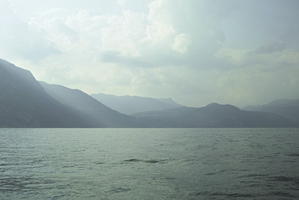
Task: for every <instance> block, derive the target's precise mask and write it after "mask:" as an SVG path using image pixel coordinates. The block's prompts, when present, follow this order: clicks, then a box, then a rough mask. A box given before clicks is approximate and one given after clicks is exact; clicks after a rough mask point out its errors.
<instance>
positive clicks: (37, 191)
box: [0, 129, 299, 200]
mask: <svg viewBox="0 0 299 200" xmlns="http://www.w3.org/2000/svg"><path fill="white" fill-rule="evenodd" d="M298 198H299V129H0V199H1V200H19V199H28V200H29V199H30V200H39V199H41V200H42V199H51V200H56V199H57V200H60V199H61V200H66V199H69V200H88V199H91V200H95V199H97V200H98V199H101V200H102V199H103V200H118V199H121V200H135V199H136V200H160V199H161V200H162V199H163V200H166V199H172V200H176V199H177V200H185V199H186V200H193V199H194V200H195V199H196V200H200V199H203V200H207V199H216V200H217V199H221V200H222V199H228V200H231V199H257V200H262V199H263V200H265V199H269V200H270V199H271V200H275V199H277V200H278V199H279V200H280V199H298Z"/></svg>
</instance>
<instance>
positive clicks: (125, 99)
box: [91, 93, 181, 115]
mask: <svg viewBox="0 0 299 200" xmlns="http://www.w3.org/2000/svg"><path fill="white" fill-rule="evenodd" d="M91 96H92V97H94V98H95V99H97V100H98V101H100V102H102V103H103V104H105V105H107V106H108V107H110V108H112V109H114V110H117V111H119V112H121V113H124V114H127V115H131V114H135V113H140V112H147V111H153V110H157V111H158V110H167V109H172V108H178V107H181V105H179V104H177V103H176V102H174V101H173V100H172V99H170V98H169V99H155V98H149V97H139V96H115V95H109V94H101V93H99V94H92V95H91Z"/></svg>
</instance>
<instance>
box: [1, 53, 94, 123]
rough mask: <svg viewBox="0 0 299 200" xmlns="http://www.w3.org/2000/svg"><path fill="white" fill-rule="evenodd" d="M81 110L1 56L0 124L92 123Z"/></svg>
mask: <svg viewBox="0 0 299 200" xmlns="http://www.w3.org/2000/svg"><path fill="white" fill-rule="evenodd" d="M90 126H91V124H90V123H89V122H88V121H87V120H86V119H85V116H84V115H82V114H81V113H79V112H77V111H75V110H73V109H71V108H70V107H68V106H65V105H62V104H61V103H59V102H58V101H56V100H55V99H53V98H52V97H51V96H49V95H48V94H47V93H46V92H45V90H44V89H43V88H42V86H41V85H40V84H39V83H38V82H37V81H36V79H35V78H34V77H33V75H32V74H31V73H30V72H29V71H27V70H24V69H21V68H19V67H17V66H15V65H13V64H11V63H9V62H7V61H5V60H1V59H0V127H15V128H16V127H24V128H25V127H90Z"/></svg>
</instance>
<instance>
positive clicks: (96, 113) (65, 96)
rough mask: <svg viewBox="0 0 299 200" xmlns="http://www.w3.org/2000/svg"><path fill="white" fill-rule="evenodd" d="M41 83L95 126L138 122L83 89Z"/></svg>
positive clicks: (49, 92)
mask: <svg viewBox="0 0 299 200" xmlns="http://www.w3.org/2000/svg"><path fill="white" fill-rule="evenodd" d="M40 84H41V85H42V87H43V88H44V89H45V91H46V92H47V93H48V94H49V95H50V96H51V97H53V98H54V99H55V100H57V101H58V102H59V103H61V104H63V105H65V106H69V107H71V108H72V109H73V110H76V111H78V112H80V113H82V114H84V115H85V116H87V119H88V121H89V122H90V123H92V124H93V126H95V127H136V126H137V124H138V123H137V121H136V119H135V118H134V117H132V116H128V115H125V114H121V113H119V112H117V111H115V110H112V109H111V108H109V107H107V106H105V105H104V104H102V103H100V102H99V101H97V100H96V99H94V98H93V97H91V96H89V95H88V94H86V93H84V92H82V91H81V90H76V89H69V88H66V87H64V86H60V85H51V84H47V83H45V82H40Z"/></svg>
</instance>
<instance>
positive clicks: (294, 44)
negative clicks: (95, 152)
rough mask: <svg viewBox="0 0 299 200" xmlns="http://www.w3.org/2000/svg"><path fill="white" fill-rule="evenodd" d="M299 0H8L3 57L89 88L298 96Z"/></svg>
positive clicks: (1, 17)
mask: <svg viewBox="0 0 299 200" xmlns="http://www.w3.org/2000/svg"><path fill="white" fill-rule="evenodd" d="M298 10H299V1H298V0H271V1H270V0H244V1H240V0H225V1H224V0H63V1H61V0H43V1H40V0H26V1H25V0H0V24H1V26H0V58H2V59H5V60H7V61H9V62H12V63H14V64H16V65H18V66H20V67H22V68H25V69H28V70H30V71H31V72H32V73H33V74H34V76H35V77H36V78H37V79H38V80H43V81H47V82H49V83H55V84H61V85H65V86H67V87H71V88H78V89H81V90H83V91H85V92H87V93H108V94H114V95H137V96H148V97H157V98H168V97H171V98H173V99H174V100H175V101H177V102H179V103H181V104H184V105H188V106H202V105H205V104H208V103H211V102H218V103H227V104H234V105H237V106H246V105H252V104H263V103H267V102H270V101H272V100H275V99H281V98H299V89H298V87H299V25H298V19H299V12H298Z"/></svg>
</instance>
